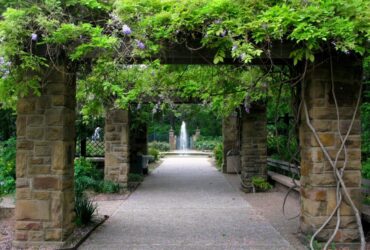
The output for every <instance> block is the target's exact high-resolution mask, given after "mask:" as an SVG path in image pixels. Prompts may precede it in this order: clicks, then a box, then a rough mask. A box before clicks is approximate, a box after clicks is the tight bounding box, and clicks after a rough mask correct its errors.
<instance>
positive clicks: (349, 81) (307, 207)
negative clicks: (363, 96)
mask: <svg viewBox="0 0 370 250" xmlns="http://www.w3.org/2000/svg"><path fill="white" fill-rule="evenodd" d="M328 61H329V60H327V62H326V63H321V64H318V65H316V66H315V67H312V68H310V69H309V70H308V71H307V74H306V76H305V82H304V85H305V87H304V89H303V90H304V96H303V98H304V99H305V101H306V104H307V109H308V114H309V119H310V122H311V124H312V125H313V127H314V128H315V130H316V133H317V135H318V137H319V139H320V141H321V142H322V144H323V145H324V146H325V148H326V149H327V151H328V153H329V155H330V157H331V159H332V160H333V161H334V159H335V156H336V154H337V152H338V149H339V148H340V146H341V140H340V133H339V131H338V126H339V128H340V130H341V134H342V135H343V137H345V134H346V133H347V131H348V129H349V126H350V123H351V120H352V117H353V114H354V110H355V106H356V102H357V100H358V98H359V90H360V86H361V66H360V65H361V63H360V62H357V61H355V60H352V59H349V58H340V59H339V58H336V59H335V58H334V59H333V65H332V66H333V71H331V66H330V63H329V62H328ZM331 74H333V79H332V78H331ZM332 81H333V82H332ZM332 83H334V93H335V96H336V99H337V103H338V110H339V116H340V118H339V124H338V122H337V112H336V108H335V102H334V98H333V95H332ZM304 113H305V112H304V111H302V115H301V125H300V146H301V200H302V202H301V223H300V225H301V230H302V232H303V233H304V234H306V235H312V234H313V233H314V232H315V230H317V229H318V228H319V227H321V225H322V224H323V223H324V221H325V220H326V219H327V218H328V216H329V215H330V214H331V213H332V211H333V209H334V208H335V206H336V200H337V199H336V181H335V176H334V171H333V168H332V166H331V165H330V163H329V161H328V160H327V159H326V158H325V156H324V153H323V151H322V149H321V148H320V146H319V144H318V142H317V141H316V139H315V137H314V133H313V132H312V131H311V130H310V128H309V127H308V126H307V124H306V116H305V114H304ZM346 147H347V151H348V158H347V166H346V170H345V172H344V176H343V179H344V182H345V184H346V186H347V189H348V192H349V194H350V196H351V197H352V199H353V201H354V203H355V204H356V206H357V208H360V204H361V122H360V116H359V111H358V113H357V115H356V116H355V118H354V123H353V128H352V130H351V131H350V134H349V137H348V140H347V143H346ZM344 157H345V156H344V151H342V153H341V154H340V155H339V159H338V164H337V167H338V168H342V167H343V165H344V160H345V158H344ZM340 208H341V210H340V211H341V223H340V227H339V231H338V232H337V233H336V235H335V237H334V242H335V244H336V246H337V244H347V243H351V242H356V241H357V242H359V232H358V229H357V225H356V219H355V216H354V212H353V211H352V209H351V207H350V206H349V204H348V202H347V201H345V200H344V201H342V203H341V205H340ZM335 224H336V219H333V220H331V221H330V223H329V224H328V225H327V226H326V227H325V228H324V230H322V232H321V233H320V234H319V235H318V237H317V238H316V239H317V240H318V241H322V242H326V241H327V240H328V239H329V237H330V236H331V234H332V233H333V231H334V228H335V226H336V225H335ZM350 248H351V247H350ZM351 249H352V248H351Z"/></svg>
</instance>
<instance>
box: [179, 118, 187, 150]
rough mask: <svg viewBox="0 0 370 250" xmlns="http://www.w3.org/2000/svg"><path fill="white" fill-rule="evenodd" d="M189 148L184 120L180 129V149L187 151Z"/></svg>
mask: <svg viewBox="0 0 370 250" xmlns="http://www.w3.org/2000/svg"><path fill="white" fill-rule="evenodd" d="M187 149H188V135H187V133H186V124H185V122H184V121H183V122H182V124H181V130H180V150H182V151H186V150H187Z"/></svg>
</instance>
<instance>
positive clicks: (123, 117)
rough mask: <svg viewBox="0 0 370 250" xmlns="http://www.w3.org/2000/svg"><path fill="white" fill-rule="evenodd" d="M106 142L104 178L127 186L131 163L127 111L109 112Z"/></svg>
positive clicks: (107, 114) (107, 113) (106, 122)
mask: <svg viewBox="0 0 370 250" xmlns="http://www.w3.org/2000/svg"><path fill="white" fill-rule="evenodd" d="M104 140H105V162H104V163H105V168H104V178H105V179H106V180H110V181H113V182H116V183H119V184H120V185H122V186H126V185H127V176H128V173H129V162H130V161H129V158H130V155H129V154H130V151H129V114H128V111H127V110H121V109H113V110H107V112H106V118H105V133H104Z"/></svg>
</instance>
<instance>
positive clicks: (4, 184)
mask: <svg viewBox="0 0 370 250" xmlns="http://www.w3.org/2000/svg"><path fill="white" fill-rule="evenodd" d="M15 158H16V139H15V137H13V138H10V139H8V140H7V141H4V142H2V143H1V144H0V196H2V195H4V194H10V193H13V192H14V191H15Z"/></svg>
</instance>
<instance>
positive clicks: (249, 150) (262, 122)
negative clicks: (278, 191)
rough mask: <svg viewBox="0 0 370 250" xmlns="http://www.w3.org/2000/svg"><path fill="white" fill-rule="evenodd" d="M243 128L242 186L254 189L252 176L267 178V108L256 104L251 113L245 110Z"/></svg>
mask: <svg viewBox="0 0 370 250" xmlns="http://www.w3.org/2000/svg"><path fill="white" fill-rule="evenodd" d="M241 122H242V129H241V150H240V156H241V177H242V188H243V190H244V191H246V192H251V191H252V189H253V188H252V182H251V181H252V177H253V176H259V177H262V178H264V179H266V178H267V132H266V126H267V120H266V108H265V106H263V105H257V104H256V105H254V106H253V107H252V108H251V110H250V113H246V112H245V111H243V115H242V121H241Z"/></svg>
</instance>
